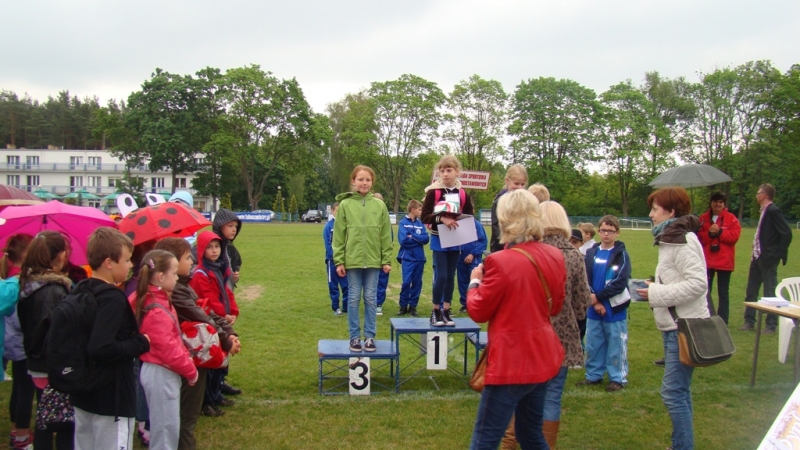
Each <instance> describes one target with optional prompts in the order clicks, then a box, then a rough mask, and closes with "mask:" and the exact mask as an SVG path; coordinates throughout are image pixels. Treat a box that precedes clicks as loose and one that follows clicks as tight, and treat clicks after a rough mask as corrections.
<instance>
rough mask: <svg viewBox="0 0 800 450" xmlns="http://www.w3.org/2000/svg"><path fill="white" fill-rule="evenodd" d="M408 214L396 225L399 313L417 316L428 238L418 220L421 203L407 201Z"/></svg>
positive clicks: (426, 232) (423, 226)
mask: <svg viewBox="0 0 800 450" xmlns="http://www.w3.org/2000/svg"><path fill="white" fill-rule="evenodd" d="M407 209H408V215H407V216H406V217H404V218H403V220H401V221H400V224H399V225H398V227H397V241H398V242H399V243H400V251H399V252H398V253H397V261H398V262H399V263H400V264H402V268H403V269H402V273H403V287H402V288H401V289H400V313H399V315H401V316H404V315H406V314H411V315H412V316H414V317H417V316H418V314H417V304H418V303H419V294H420V293H421V292H422V272H423V270H425V261H426V259H425V244H427V243H428V240H429V239H430V238H429V237H428V231H427V230H426V229H425V225H424V224H423V223H422V222H421V221H420V220H419V216H420V215H421V214H422V203H420V202H419V201H417V200H411V201H410V202H408V207H407Z"/></svg>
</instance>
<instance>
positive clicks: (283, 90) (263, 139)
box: [214, 65, 320, 209]
mask: <svg viewBox="0 0 800 450" xmlns="http://www.w3.org/2000/svg"><path fill="white" fill-rule="evenodd" d="M218 98H219V102H220V104H221V106H222V107H223V108H224V110H225V114H223V115H222V116H220V118H219V120H218V126H219V130H218V131H217V133H215V135H214V138H215V139H221V138H222V137H223V136H224V138H225V139H226V141H227V142H229V143H230V145H231V147H230V154H229V155H230V156H229V159H230V161H231V162H232V163H233V164H234V166H235V167H236V168H237V169H238V171H239V174H240V182H241V183H243V184H244V186H245V190H246V192H247V200H248V203H249V204H250V205H252V208H253V209H258V203H259V202H260V201H261V197H262V196H263V191H264V186H265V183H266V181H267V179H268V178H269V177H270V174H272V172H273V171H274V170H275V168H276V167H277V165H278V164H279V163H283V165H284V166H285V167H286V168H287V170H288V169H291V170H292V171H295V172H297V171H302V170H305V169H307V168H310V167H312V165H313V161H314V159H315V157H316V155H314V153H315V152H319V144H320V141H319V140H316V141H315V133H313V132H312V127H313V119H312V116H311V109H310V107H309V106H308V102H306V99H305V96H304V95H303V91H302V90H301V89H300V86H299V84H298V83H297V80H295V79H291V80H279V79H278V78H276V77H274V76H273V75H272V73H270V72H264V71H263V70H261V68H260V67H259V66H258V65H251V66H249V67H241V68H236V69H231V70H229V71H228V72H227V73H226V74H225V75H224V77H223V78H222V83H221V85H220V90H219V93H218Z"/></svg>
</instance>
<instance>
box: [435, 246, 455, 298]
mask: <svg viewBox="0 0 800 450" xmlns="http://www.w3.org/2000/svg"><path fill="white" fill-rule="evenodd" d="M459 255H461V252H460V251H458V250H455V251H434V252H433V304H434V305H441V306H442V307H444V306H443V305H444V304H445V303H447V304H448V305H449V304H450V303H452V302H453V291H454V290H455V287H456V267H457V266H458V257H459Z"/></svg>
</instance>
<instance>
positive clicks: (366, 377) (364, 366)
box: [349, 358, 370, 395]
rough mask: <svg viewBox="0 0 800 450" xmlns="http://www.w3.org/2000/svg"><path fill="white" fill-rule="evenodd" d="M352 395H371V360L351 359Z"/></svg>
mask: <svg viewBox="0 0 800 450" xmlns="http://www.w3.org/2000/svg"><path fill="white" fill-rule="evenodd" d="M349 362H350V395H369V391H370V372H369V358H350V360H349Z"/></svg>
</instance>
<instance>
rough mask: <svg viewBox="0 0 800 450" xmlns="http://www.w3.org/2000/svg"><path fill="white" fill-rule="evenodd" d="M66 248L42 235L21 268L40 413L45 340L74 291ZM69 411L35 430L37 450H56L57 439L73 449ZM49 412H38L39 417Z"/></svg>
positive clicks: (22, 305) (21, 309)
mask: <svg viewBox="0 0 800 450" xmlns="http://www.w3.org/2000/svg"><path fill="white" fill-rule="evenodd" d="M67 245H68V244H67V240H66V239H65V238H64V236H63V235H61V233H58V232H55V231H42V232H41V233H39V234H37V235H36V237H35V238H34V239H33V240H32V241H31V244H30V245H29V246H28V252H27V254H26V255H25V259H24V260H23V263H22V267H21V275H20V294H19V303H18V304H17V315H18V317H19V323H20V328H21V330H22V343H23V347H24V348H25V355H26V357H27V358H26V359H27V367H28V373H29V374H30V376H31V378H32V380H33V384H34V386H35V387H36V393H37V398H38V399H39V408H40V409H41V408H45V407H46V403H45V402H43V401H42V400H41V399H42V396H43V393H44V391H45V388H47V387H48V384H49V383H48V378H47V374H48V361H47V355H46V347H47V346H46V336H47V332H48V329H49V325H50V317H51V313H52V311H53V309H54V308H55V306H56V305H57V304H58V303H59V302H61V301H62V300H63V299H64V297H66V296H67V293H68V292H69V290H70V289H71V288H72V281H70V279H69V278H67V277H66V276H64V275H63V274H62V273H61V269H62V268H63V267H64V263H65V262H66V258H67ZM67 410H68V411H69V413H68V415H67V416H65V417H64V418H63V419H64V421H63V422H61V423H53V424H50V425H49V426H47V427H39V426H37V427H36V429H35V430H34V441H35V442H36V448H37V449H39V448H44V449H47V448H53V438H54V437H55V438H56V448H58V449H59V450H60V449H64V448H67V449H69V448H72V441H73V438H74V434H73V433H74V431H75V428H74V419H73V418H72V411H71V407H67ZM47 412H48V411H37V415H38V414H46V413H47ZM15 444H16V443H15ZM20 448H25V447H24V446H22V447H20Z"/></svg>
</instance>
